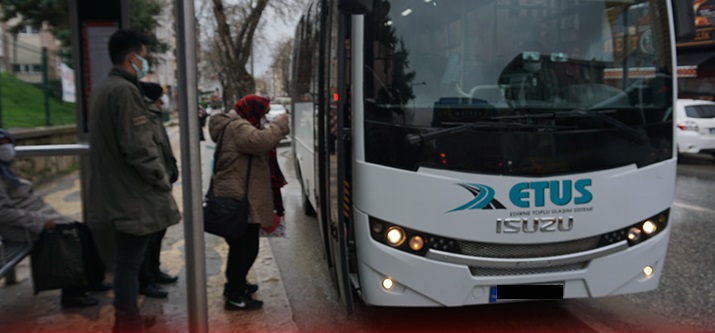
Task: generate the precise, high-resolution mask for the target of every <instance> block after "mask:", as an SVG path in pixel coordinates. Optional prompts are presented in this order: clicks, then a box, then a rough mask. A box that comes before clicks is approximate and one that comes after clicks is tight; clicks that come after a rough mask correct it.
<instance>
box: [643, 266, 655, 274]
mask: <svg viewBox="0 0 715 333" xmlns="http://www.w3.org/2000/svg"><path fill="white" fill-rule="evenodd" d="M643 275H645V276H647V277H651V275H653V267H651V266H646V267H644V268H643Z"/></svg>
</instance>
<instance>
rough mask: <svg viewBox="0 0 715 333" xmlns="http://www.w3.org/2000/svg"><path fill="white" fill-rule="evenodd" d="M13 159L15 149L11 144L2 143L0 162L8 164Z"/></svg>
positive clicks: (0, 146)
mask: <svg viewBox="0 0 715 333" xmlns="http://www.w3.org/2000/svg"><path fill="white" fill-rule="evenodd" d="M14 158H15V147H13V146H12V143H3V144H1V145H0V162H6V163H9V162H11V161H12V160H13V159H14Z"/></svg>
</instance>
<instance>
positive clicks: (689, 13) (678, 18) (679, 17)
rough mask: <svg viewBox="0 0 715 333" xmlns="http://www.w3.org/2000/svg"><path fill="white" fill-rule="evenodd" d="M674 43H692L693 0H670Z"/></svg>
mask: <svg viewBox="0 0 715 333" xmlns="http://www.w3.org/2000/svg"><path fill="white" fill-rule="evenodd" d="M671 4H672V5H673V18H674V21H675V22H673V26H674V28H675V42H676V43H678V42H687V41H692V40H693V38H695V11H694V10H693V0H671Z"/></svg>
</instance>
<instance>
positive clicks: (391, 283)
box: [382, 277, 395, 290]
mask: <svg viewBox="0 0 715 333" xmlns="http://www.w3.org/2000/svg"><path fill="white" fill-rule="evenodd" d="M394 286H395V281H392V279H391V278H389V277H388V278H384V279H383V280H382V287H383V288H385V290H390V289H392V287H394Z"/></svg>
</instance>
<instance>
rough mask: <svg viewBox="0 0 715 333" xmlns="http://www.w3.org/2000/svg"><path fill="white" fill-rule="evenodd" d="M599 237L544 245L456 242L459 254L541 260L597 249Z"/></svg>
mask: <svg viewBox="0 0 715 333" xmlns="http://www.w3.org/2000/svg"><path fill="white" fill-rule="evenodd" d="M600 239H601V236H594V237H589V238H582V239H577V240H573V241H567V242H558V243H544V244H495V243H480V242H469V241H463V240H458V241H457V242H458V243H459V248H460V249H461V254H464V255H469V256H475V257H489V258H541V257H552V256H559V255H566V254H572V253H578V252H583V251H588V250H593V249H596V248H598V246H599V241H600Z"/></svg>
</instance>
